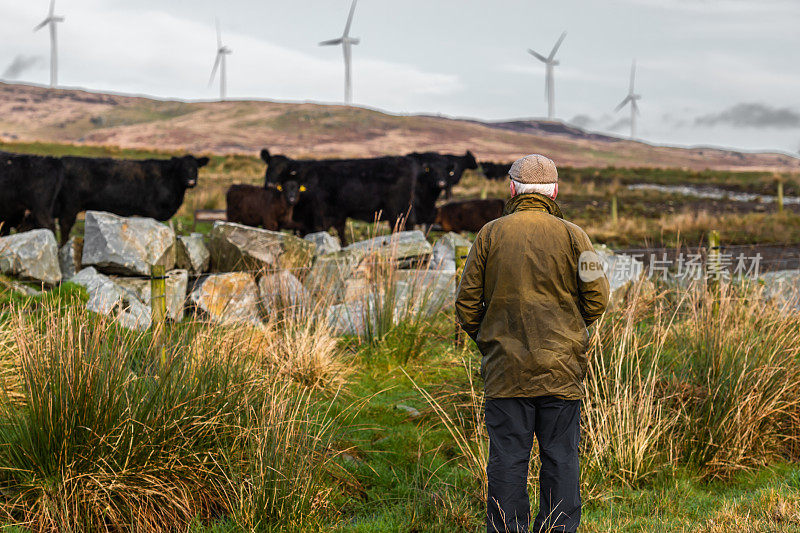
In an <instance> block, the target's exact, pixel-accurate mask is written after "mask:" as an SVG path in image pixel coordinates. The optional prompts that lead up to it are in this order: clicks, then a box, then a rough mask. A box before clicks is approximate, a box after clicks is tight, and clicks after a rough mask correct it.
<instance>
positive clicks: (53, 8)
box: [50, 0, 56, 17]
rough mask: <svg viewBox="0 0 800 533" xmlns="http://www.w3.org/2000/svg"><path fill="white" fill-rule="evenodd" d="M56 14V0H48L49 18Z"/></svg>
mask: <svg viewBox="0 0 800 533" xmlns="http://www.w3.org/2000/svg"><path fill="white" fill-rule="evenodd" d="M55 12H56V0H50V16H51V17H52V16H53V14H54V13H55Z"/></svg>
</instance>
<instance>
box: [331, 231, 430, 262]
mask: <svg viewBox="0 0 800 533" xmlns="http://www.w3.org/2000/svg"><path fill="white" fill-rule="evenodd" d="M344 250H346V251H351V250H360V251H363V252H366V253H377V254H378V255H379V256H381V257H382V258H384V259H390V258H391V259H394V260H397V261H398V263H399V266H400V267H401V268H402V267H403V266H406V265H409V264H413V263H415V262H419V261H421V260H423V259H426V258H427V257H428V256H430V254H431V252H432V251H433V248H432V247H431V245H430V243H429V242H428V240H427V239H426V238H425V235H424V234H423V233H422V232H421V231H419V230H413V231H398V232H397V233H392V234H391V235H383V236H380V237H374V238H372V239H367V240H365V241H359V242H354V243H353V244H351V245H350V246H347V247H345V248H344Z"/></svg>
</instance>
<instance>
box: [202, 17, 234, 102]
mask: <svg viewBox="0 0 800 533" xmlns="http://www.w3.org/2000/svg"><path fill="white" fill-rule="evenodd" d="M216 22H217V58H216V59H215V60H214V68H212V69H211V78H209V80H208V85H209V87H210V86H211V84H212V83H214V76H215V75H216V74H217V69H219V99H220V100H225V90H226V89H227V84H228V69H227V66H228V64H227V60H226V56H229V55H231V54H232V53H233V50H231V49H230V48H228V47H227V46H225V45H224V44H222V31H220V29H219V19H217V20H216Z"/></svg>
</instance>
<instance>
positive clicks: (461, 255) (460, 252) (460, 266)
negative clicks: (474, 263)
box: [454, 246, 469, 348]
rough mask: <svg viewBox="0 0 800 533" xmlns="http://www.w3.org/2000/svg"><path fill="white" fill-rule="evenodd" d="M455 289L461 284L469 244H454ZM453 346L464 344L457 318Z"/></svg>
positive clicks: (462, 333)
mask: <svg viewBox="0 0 800 533" xmlns="http://www.w3.org/2000/svg"><path fill="white" fill-rule="evenodd" d="M455 252H456V291H458V286H459V285H461V274H462V273H463V272H464V263H466V262H467V254H468V253H469V246H456V249H455ZM454 341H455V347H456V348H460V347H461V346H464V332H463V331H462V330H461V326H460V325H459V323H458V320H456V321H455V337H454Z"/></svg>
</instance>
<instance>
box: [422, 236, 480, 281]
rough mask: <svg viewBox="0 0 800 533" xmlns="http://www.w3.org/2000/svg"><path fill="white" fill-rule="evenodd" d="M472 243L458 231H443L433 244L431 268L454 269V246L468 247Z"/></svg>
mask: <svg viewBox="0 0 800 533" xmlns="http://www.w3.org/2000/svg"><path fill="white" fill-rule="evenodd" d="M471 245H472V243H470V242H469V239H467V238H466V237H463V236H461V235H459V234H458V233H453V232H452V231H451V232H449V233H445V234H444V235H442V236H441V237H440V238H439V240H438V241H436V244H434V245H433V254H432V255H431V268H433V269H436V270H446V271H453V272H455V270H456V246H466V247H468V248H469V247H470V246H471Z"/></svg>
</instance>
